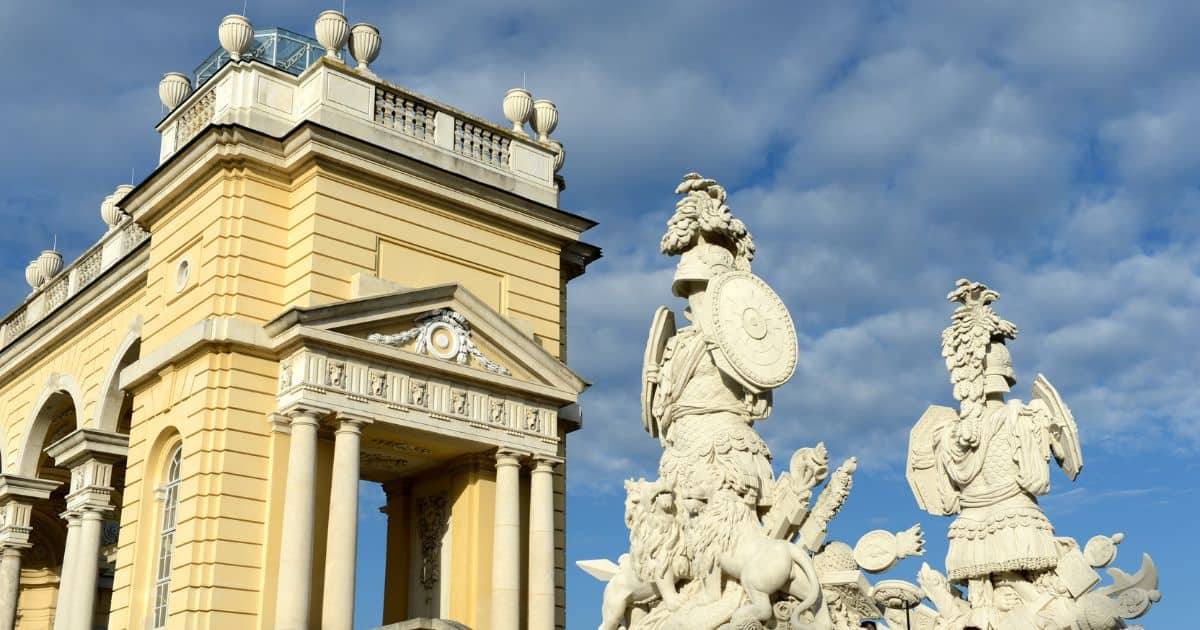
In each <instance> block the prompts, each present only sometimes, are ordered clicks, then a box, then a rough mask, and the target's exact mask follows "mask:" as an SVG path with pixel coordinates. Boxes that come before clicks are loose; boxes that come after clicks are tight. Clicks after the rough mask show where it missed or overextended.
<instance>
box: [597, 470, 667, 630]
mask: <svg viewBox="0 0 1200 630" xmlns="http://www.w3.org/2000/svg"><path fill="white" fill-rule="evenodd" d="M625 492H626V497H625V524H626V525H627V526H628V527H629V549H630V553H627V554H623V555H622V556H621V558H620V559H619V561H618V564H617V573H616V575H614V576H613V577H612V579H611V580H609V581H608V585H607V586H605V587H604V603H603V606H602V608H601V614H602V617H601V623H600V630H616V629H617V628H619V627H620V626H621V623H622V621H623V620H624V619H625V615H626V613H627V612H628V611H629V609H630V608H631V607H632V606H635V605H638V604H645V603H649V602H653V601H655V600H659V599H661V600H662V602H663V605H665V606H667V607H668V608H671V609H674V608H677V607H678V606H679V594H678V591H676V589H675V582H676V581H677V580H678V579H679V578H680V577H682V576H683V574H684V573H686V572H687V561H686V558H685V557H684V555H683V545H682V541H681V539H682V534H681V527H680V524H679V521H678V519H677V518H676V516H675V495H674V493H673V492H672V491H671V489H670V488H669V487H667V486H666V485H665V484H663V483H661V482H647V481H646V480H644V479H642V480H638V481H632V480H630V481H626V482H625Z"/></svg>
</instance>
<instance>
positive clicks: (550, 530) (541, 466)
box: [528, 457, 555, 630]
mask: <svg viewBox="0 0 1200 630" xmlns="http://www.w3.org/2000/svg"><path fill="white" fill-rule="evenodd" d="M554 570H555V569H554V461H553V460H549V459H546V458H543V457H538V458H536V460H535V463H534V467H533V472H532V473H531V474H530V477H529V626H528V627H529V630H554Z"/></svg>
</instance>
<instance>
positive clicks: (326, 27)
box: [313, 9, 350, 59]
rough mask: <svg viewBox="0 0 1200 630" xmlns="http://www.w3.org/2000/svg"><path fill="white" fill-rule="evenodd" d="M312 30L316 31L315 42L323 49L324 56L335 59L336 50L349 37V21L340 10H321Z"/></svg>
mask: <svg viewBox="0 0 1200 630" xmlns="http://www.w3.org/2000/svg"><path fill="white" fill-rule="evenodd" d="M313 30H314V31H316V35H317V43H318V44H320V45H321V47H322V48H324V49H325V56H326V57H331V58H335V59H336V58H337V56H338V51H340V50H341V49H342V46H345V45H346V40H347V39H349V38H350V22H348V21H347V20H346V16H344V15H342V12H341V11H334V10H332V9H330V10H329V11H322V12H321V14H320V15H318V16H317V22H316V24H314V25H313Z"/></svg>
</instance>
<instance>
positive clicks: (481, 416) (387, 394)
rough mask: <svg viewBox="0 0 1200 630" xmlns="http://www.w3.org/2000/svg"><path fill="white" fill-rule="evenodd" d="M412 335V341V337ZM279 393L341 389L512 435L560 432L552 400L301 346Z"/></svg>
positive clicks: (285, 369)
mask: <svg viewBox="0 0 1200 630" xmlns="http://www.w3.org/2000/svg"><path fill="white" fill-rule="evenodd" d="M414 340H415V337H414V338H413V339H410V342H411V341H414ZM279 365H280V368H279V370H280V373H279V395H280V396H281V397H283V396H286V395H296V394H297V393H298V392H302V391H307V392H312V393H315V394H326V395H328V394H339V395H341V396H345V397H346V399H347V400H353V401H362V402H368V403H371V402H378V403H383V404H384V405H386V406H387V408H388V409H392V410H400V411H403V410H417V411H421V412H423V413H427V414H429V415H430V417H437V418H440V419H443V420H446V421H450V422H458V421H467V422H472V423H473V424H474V425H475V426H480V427H485V428H487V429H489V430H492V429H504V430H506V431H510V432H512V435H536V436H539V437H543V438H547V439H551V440H553V438H555V437H557V422H556V421H555V419H556V418H557V417H558V416H557V414H558V411H557V408H556V407H555V406H553V405H552V404H548V403H538V402H534V401H532V400H527V399H524V398H519V397H517V396H514V395H512V394H507V393H504V392H502V391H500V390H499V389H498V388H497V389H492V388H488V387H486V386H485V385H480V384H475V383H461V382H454V381H451V380H450V379H448V378H438V377H436V376H434V375H433V374H425V373H421V374H418V373H413V372H412V371H411V370H407V369H402V368H400V367H395V366H383V365H378V364H376V363H373V362H368V361H367V360H365V359H361V360H360V359H356V358H353V357H349V356H328V355H326V354H324V353H318V352H315V351H313V350H309V349H306V350H302V351H299V352H297V353H296V354H294V355H292V356H290V357H287V358H285V359H284V360H282V361H281V362H280V364H279Z"/></svg>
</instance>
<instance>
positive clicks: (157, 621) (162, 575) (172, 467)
mask: <svg viewBox="0 0 1200 630" xmlns="http://www.w3.org/2000/svg"><path fill="white" fill-rule="evenodd" d="M169 461H170V463H169V464H168V465H167V478H166V485H164V486H163V511H162V529H161V533H160V534H159V536H158V570H157V572H156V573H155V580H154V627H155V628H163V627H166V625H167V602H168V601H169V600H170V598H171V556H172V554H173V553H174V552H175V513H176V512H177V511H178V509H179V468H180V465H181V464H182V462H183V446H182V445H179V446H176V447H175V448H174V449H173V450H172V451H171V458H170V460H169Z"/></svg>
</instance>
